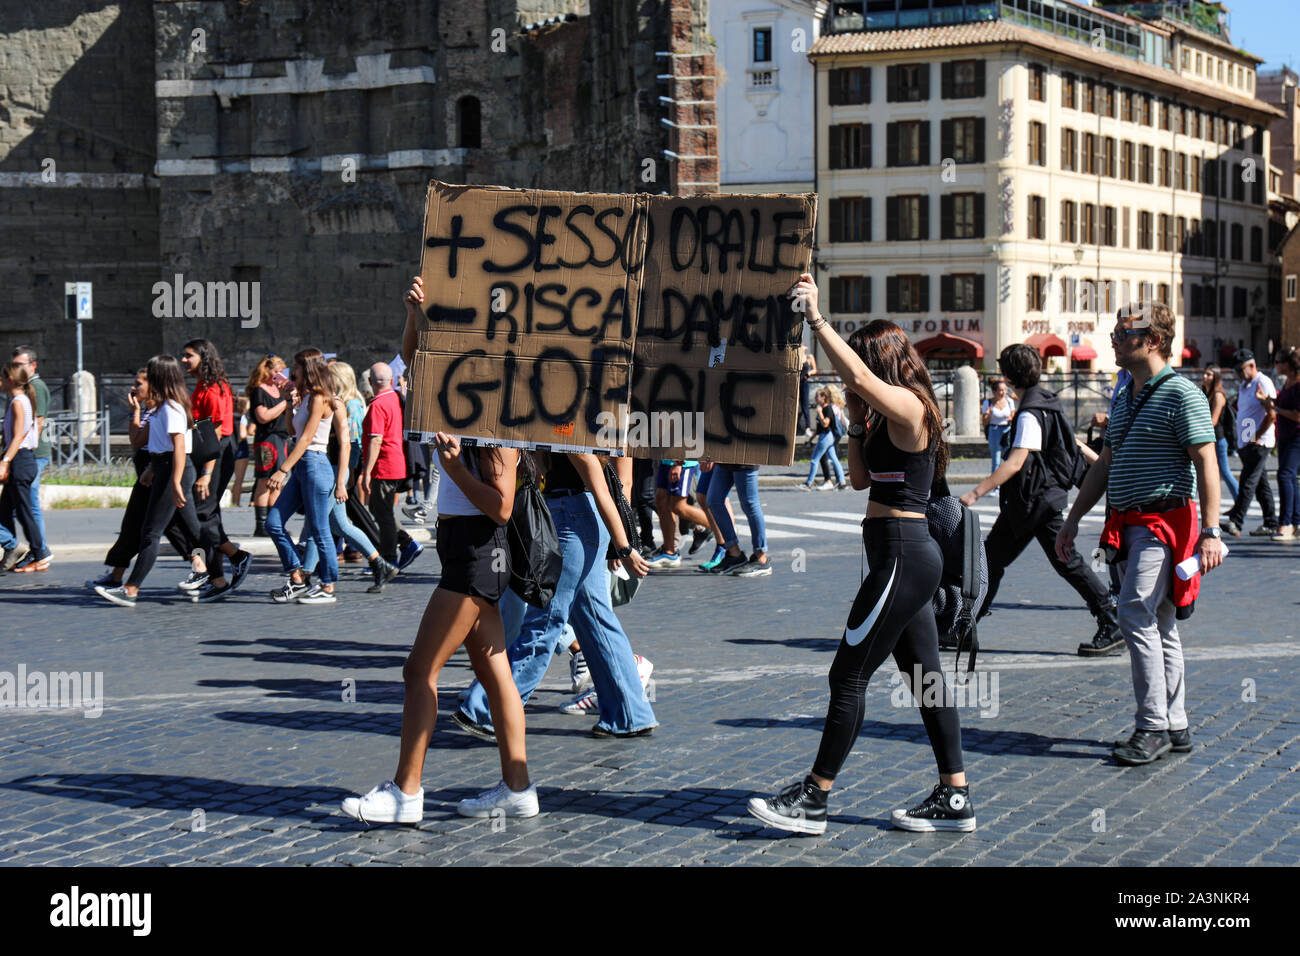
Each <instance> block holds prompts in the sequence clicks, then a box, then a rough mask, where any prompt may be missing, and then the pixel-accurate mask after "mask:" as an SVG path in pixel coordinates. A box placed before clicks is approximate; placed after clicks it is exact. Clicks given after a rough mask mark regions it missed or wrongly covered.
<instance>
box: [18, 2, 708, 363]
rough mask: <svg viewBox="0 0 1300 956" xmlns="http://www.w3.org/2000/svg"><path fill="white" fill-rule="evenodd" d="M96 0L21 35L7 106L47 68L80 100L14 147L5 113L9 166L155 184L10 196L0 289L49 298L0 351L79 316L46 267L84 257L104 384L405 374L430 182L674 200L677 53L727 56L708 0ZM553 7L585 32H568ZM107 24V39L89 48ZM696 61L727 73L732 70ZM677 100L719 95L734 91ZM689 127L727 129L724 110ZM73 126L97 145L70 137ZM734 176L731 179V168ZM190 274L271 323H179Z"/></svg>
mask: <svg viewBox="0 0 1300 956" xmlns="http://www.w3.org/2000/svg"><path fill="white" fill-rule="evenodd" d="M86 6H87V5H86V4H84V3H81V4H78V3H73V2H72V0H53V2H50V3H47V4H44V5H43V6H40V7H39V9H40V10H41V13H39V14H34V13H33V14H30V15H29V17H30V18H34V19H36V20H37V21H39V22H38V23H37V24H36V27H35V28H36V29H43V30H44V31H45V32H44V33H33V32H32V30H33V29H34V27H32V26H26V27H20V29H19V30H15V31H12V32H10V33H6V34H4V35H0V57H5V58H6V59H5V60H4V61H3V62H4V65H5V70H4V74H3V84H4V87H0V88H7V89H6V97H5V100H4V101H3V103H0V105H4V106H6V107H7V108H8V109H9V110H10V114H11V115H12V114H13V112H14V107H13V106H12V105H10V104H11V103H12V102H13V101H15V100H18V101H21V102H31V101H39V100H40V96H38V95H37V94H36V93H34V92H33V91H31V90H29V89H27V88H26V87H23V86H21V85H18V86H16V85H15V84H14V81H13V79H12V77H13V76H17V75H22V76H27V75H28V74H36V75H37V76H38V79H39V82H48V83H49V84H51V85H52V86H53V89H52V90H51V91H47V94H46V101H48V102H50V103H53V104H54V106H57V107H59V109H58V110H57V111H56V110H54V109H51V110H50V111H49V115H48V116H45V117H44V118H43V120H42V122H41V123H39V124H38V126H37V131H38V132H40V133H41V135H42V139H40V140H34V141H33V142H31V143H29V142H28V141H27V140H28V139H29V138H32V137H31V136H29V137H25V138H23V139H22V140H21V141H20V142H19V143H18V144H17V146H15V144H13V143H11V142H10V140H11V139H12V138H13V124H12V123H10V122H6V123H4V124H3V130H0V135H5V136H8V137H9V139H0V147H2V148H3V149H4V152H0V176H2V175H3V173H4V172H6V171H8V170H10V169H16V168H21V169H23V170H34V171H36V172H39V164H38V163H37V164H35V165H33V162H34V158H35V157H36V156H37V155H38V154H39V155H45V154H46V152H48V150H49V149H52V148H54V146H50V145H46V144H49V143H54V144H56V145H57V146H58V147H59V148H61V149H64V150H66V151H68V154H69V155H72V156H75V157H77V158H79V159H80V161H81V162H82V163H83V166H82V168H83V169H87V170H92V169H93V170H104V171H109V170H112V171H117V172H132V173H135V174H136V175H138V176H139V177H140V179H141V185H140V186H139V187H138V188H137V189H136V190H135V191H134V192H132V191H131V190H121V189H119V190H116V191H114V190H108V191H85V190H83V193H86V192H89V195H88V196H87V195H80V196H79V195H77V194H76V193H75V191H73V190H64V191H62V193H61V194H60V195H61V196H67V197H68V198H67V199H66V200H63V201H64V202H66V203H68V206H67V209H66V210H65V211H59V210H60V209H62V207H56V206H54V205H52V200H49V199H48V198H47V197H48V196H49V195H51V193H49V192H48V191H47V192H44V193H34V192H33V190H34V189H35V188H36V187H35V186H31V185H21V186H6V187H5V188H3V189H0V215H3V216H5V217H6V218H5V220H4V222H5V224H6V226H9V224H11V223H15V224H17V225H16V226H15V227H14V228H16V229H17V230H18V232H20V233H22V234H21V235H20V236H18V238H17V239H15V240H11V238H10V237H11V236H13V235H17V233H15V232H14V231H13V229H11V228H6V230H5V238H4V240H3V242H4V245H3V246H0V251H2V252H3V256H4V258H3V262H2V263H0V268H2V269H3V270H4V272H3V273H0V275H3V276H4V277H5V278H8V279H9V280H10V282H9V285H11V286H16V287H19V288H22V289H27V290H30V292H29V294H28V295H27V300H26V303H24V300H23V299H22V297H21V296H18V297H15V298H14V299H13V300H11V301H10V302H4V301H0V336H5V337H14V336H16V337H19V338H23V337H26V338H33V337H37V333H38V332H39V331H40V329H37V328H32V327H30V326H24V325H22V324H21V322H22V321H25V320H24V319H23V318H22V317H21V316H22V315H23V314H24V313H26V312H29V311H31V309H30V308H26V307H24V306H25V305H27V306H29V305H30V304H31V301H32V300H33V299H34V298H36V297H38V296H43V300H42V301H44V302H45V303H46V305H45V306H44V307H43V309H44V310H50V309H53V310H54V311H53V312H52V313H51V314H52V315H54V316H58V315H60V314H61V312H59V311H58V308H59V307H60V306H59V300H58V293H61V291H62V285H61V283H62V281H63V280H64V278H65V276H64V275H63V274H62V271H60V269H56V268H55V267H54V265H50V266H48V267H45V268H44V269H43V271H41V272H38V271H37V270H36V266H35V263H34V261H31V260H26V259H23V258H22V255H23V254H26V255H30V254H31V250H36V249H46V250H49V251H48V252H45V253H44V255H46V256H47V257H49V256H52V255H54V254H55V252H56V251H57V254H59V255H62V256H64V259H65V265H64V267H63V271H66V269H67V268H74V265H75V270H74V271H77V274H76V275H75V276H74V275H68V276H66V278H89V279H91V280H92V281H95V282H96V289H95V292H96V312H97V314H100V311H101V308H104V309H117V312H116V313H113V312H105V313H104V315H105V317H106V318H107V317H109V316H110V315H111V316H112V322H111V323H110V322H104V323H102V324H97V325H96V326H95V329H96V333H95V334H99V330H101V329H102V330H104V331H105V332H107V331H108V330H109V328H110V327H111V328H112V330H113V331H114V333H115V334H114V336H113V339H112V341H111V343H110V342H107V341H105V342H103V343H102V346H103V347H102V348H96V349H93V350H88V358H87V366H88V367H89V368H91V370H92V371H96V372H119V371H132V370H134V368H135V367H136V366H137V364H138V363H139V361H140V360H141V359H142V358H145V357H147V355H148V354H149V353H151V352H153V351H156V350H157V349H158V348H166V349H168V350H178V349H179V348H180V346H181V344H182V343H183V342H184V341H186V340H187V339H189V338H193V337H199V336H202V337H206V338H210V339H212V340H213V341H214V342H215V343H216V344H217V345H218V347H219V348H220V349H221V351H222V353H223V355H224V356H225V357H226V360H227V365H228V366H229V367H231V370H232V371H234V372H239V373H242V372H246V370H247V369H248V368H249V367H250V366H251V365H252V363H253V362H254V361H256V360H257V359H258V358H260V357H261V356H262V355H263V354H265V353H266V352H268V351H276V352H280V353H292V352H294V351H296V350H297V349H299V348H301V347H303V346H305V345H308V344H312V345H317V346H319V347H320V348H322V349H324V350H325V351H327V352H338V353H339V354H340V355H341V356H342V357H344V358H345V359H347V360H348V361H350V362H352V363H353V364H354V365H356V366H357V367H358V368H360V367H362V366H364V365H366V364H368V363H370V362H372V361H375V360H380V359H383V360H387V359H389V358H391V357H392V355H393V354H394V352H395V351H396V349H397V344H398V338H399V335H400V331H401V325H402V321H403V316H402V308H401V304H400V297H401V293H402V290H403V288H404V286H405V283H406V281H407V277H408V276H410V275H411V274H412V273H413V272H414V271H415V269H416V266H417V264H418V260H419V253H420V247H419V239H418V237H419V231H420V225H421V221H422V216H423V206H424V194H425V186H426V184H427V182H428V180H430V179H433V178H438V179H444V180H447V181H451V182H471V183H499V184H503V185H513V186H535V187H542V188H556V189H575V190H599V191H619V192H622V191H634V190H647V191H652V192H670V191H674V190H675V189H676V188H677V187H676V180H680V179H682V178H683V177H682V176H681V175H679V174H678V171H676V170H674V168H673V166H672V165H671V164H669V163H668V162H667V161H666V159H665V157H664V155H663V151H664V150H665V149H666V148H670V145H671V144H670V138H671V134H670V132H669V129H668V128H667V127H665V126H664V125H662V124H661V123H660V118H661V117H665V116H670V117H675V118H676V120H678V121H680V120H681V118H682V117H680V116H676V115H675V114H672V113H669V112H666V111H665V109H664V108H663V106H662V105H661V104H660V102H659V96H660V95H661V94H665V93H667V92H668V91H669V90H670V89H671V88H672V84H665V83H662V82H659V81H658V80H657V75H658V74H661V73H665V72H668V71H669V63H668V62H666V61H665V60H664V59H662V58H659V57H657V54H659V53H661V52H663V51H666V50H669V49H670V48H671V49H673V50H675V51H678V52H687V51H694V50H703V49H705V48H704V47H703V46H702V38H703V35H704V24H705V22H706V15H707V6H706V0H613V2H602V3H597V4H588V3H587V2H585V0H485V2H465V0H368V2H367V3H364V4H358V3H354V2H352V0H256V2H253V3H242V2H240V0H197V2H187V3H177V2H172V0H156V2H154V3H152V4H150V3H146V2H143V0H136V2H132V0H127V3H125V4H124V9H123V12H121V13H120V14H117V13H115V11H116V8H115V7H111V6H108V5H107V4H101V5H99V6H98V7H95V5H94V4H93V3H92V4H91V5H90V6H91V7H92V8H93V9H94V12H93V17H96V18H98V19H97V20H93V21H84V20H83V19H80V18H78V16H77V14H76V13H75V12H74V8H76V9H78V10H84V8H85V7H86ZM591 7H595V9H594V10H592V9H591ZM83 16H84V15H83ZM553 17H560V18H562V19H560V20H559V21H558V22H552V23H550V24H546V23H545V22H544V21H545V20H546V19H547V18H553ZM92 23H93V24H98V25H99V26H100V27H101V29H100V32H99V34H98V39H97V40H95V41H94V42H93V43H91V44H89V45H87V43H86V40H85V36H87V35H89V34H90V33H93V31H90V30H89V29H88V24H92ZM8 29H9V28H8V27H6V30H8ZM15 51H17V52H15ZM24 51H26V52H24ZM24 56H25V57H26V60H24V59H23V57H24ZM33 57H39V58H44V59H41V60H40V62H39V63H36V62H29V61H31V60H32V58H33ZM675 59H676V58H674V60H675ZM681 62H682V63H683V64H686V66H685V67H684V69H685V70H686V71H688V72H699V71H705V72H707V73H711V72H712V66H711V63H709V62H708V61H699V60H697V59H692V58H684V59H682V61H681ZM123 64H133V65H134V66H135V68H133V69H123V68H122V67H123ZM701 64H703V65H701ZM15 65H17V66H18V67H20V68H21V69H19V70H18V71H15V70H14V69H13V68H12V67H13V66H15ZM673 69H678V71H679V72H680V71H681V68H678V67H673ZM155 77H156V80H157V83H156V84H155V83H154V80H155ZM108 79H112V82H107V80H108ZM28 82H29V83H30V82H31V81H30V80H29V81H28ZM60 83H61V84H62V85H61V86H60V85H59V84H60ZM114 84H116V85H114ZM676 85H677V88H678V89H679V90H681V89H687V90H688V91H689V92H690V95H691V98H695V99H703V98H705V97H710V98H711V96H712V90H711V85H712V84H711V82H706V81H694V80H692V81H682V82H679V83H677V84H676ZM56 94H59V95H56ZM92 95H93V96H94V97H96V99H94V100H93V101H92V102H90V103H89V104H87V102H86V101H87V99H88V97H90V96H92ZM467 97H472V98H473V99H474V100H476V101H477V103H478V106H479V111H480V114H481V141H480V142H479V144H478V145H473V144H467V143H466V141H465V139H464V135H465V132H466V131H465V130H462V129H461V128H460V126H461V123H460V116H461V115H462V111H463V109H464V105H465V104H464V103H463V102H462V101H464V100H465V98H467ZM691 116H692V117H695V118H696V119H693V120H692V122H696V121H700V122H704V121H705V120H702V119H699V118H700V117H705V118H706V120H707V121H708V122H712V119H711V114H709V113H708V110H707V109H706V108H703V107H692V108H691ZM3 118H4V117H3V116H0V119H3ZM70 118H77V123H74V124H73V125H78V124H79V126H80V127H84V129H85V130H89V131H92V132H95V133H96V135H95V136H93V137H91V138H89V139H84V137H85V136H86V135H88V134H86V133H85V132H84V131H83V133H82V136H83V139H84V141H83V139H77V138H76V137H71V138H70V137H69V135H68V134H67V133H66V132H64V131H65V130H66V129H67V128H68V125H69V123H70V122H71V120H70ZM24 121H25V120H24ZM99 131H103V132H99ZM110 134H111V135H110ZM32 136H34V134H32ZM38 144H39V148H38ZM679 145H680V144H679ZM706 145H707V144H706ZM18 147H21V149H20V148H18ZM713 153H714V154H715V155H716V148H714V149H713ZM53 155H59V154H53ZM155 159H156V161H157V168H156V173H157V175H156V177H154V176H151V175H150V174H151V173H152V172H154V168H153V167H154V161H155ZM96 164H98V165H96ZM60 168H61V169H62V168H63V167H62V163H60ZM709 173H710V170H709V169H708V168H707V165H706V167H705V168H704V169H703V171H700V170H696V169H692V170H691V171H690V177H689V178H692V179H698V178H700V177H701V176H707V175H709ZM711 173H712V178H713V179H714V180H716V178H717V177H716V165H714V167H713V168H712V170H711ZM0 182H4V180H2V179H0ZM35 195H39V196H41V197H42V201H43V202H44V205H41V206H34V205H33V202H34V200H33V199H32V198H30V197H31V196H35ZM24 202H25V203H26V204H27V205H26V206H25V207H24V206H23V205H22V204H23V203H24ZM113 202H115V203H117V205H116V206H113V205H111V203H113ZM78 203H80V205H78ZM23 230H25V232H24V231H23ZM96 230H98V231H96ZM83 237H84V238H83ZM42 243H43V244H44V245H42ZM110 251H111V255H105V254H104V253H105V252H110ZM110 259H111V260H112V261H113V262H114V263H116V262H117V261H118V260H124V261H129V262H130V263H131V265H132V267H133V271H132V272H131V273H130V275H131V276H132V277H133V279H132V283H131V284H130V288H129V289H124V291H123V292H122V294H120V295H113V294H111V293H112V291H113V289H114V286H113V283H115V282H116V283H119V284H121V283H123V282H124V279H123V274H124V273H125V272H126V270H125V268H119V269H118V272H117V273H115V274H113V278H108V277H107V275H101V274H100V273H95V272H94V270H93V268H91V267H90V266H88V265H86V264H87V263H105V262H108V261H109V260H110ZM56 264H57V263H56ZM177 274H180V275H181V276H183V280H184V281H185V282H199V283H204V284H206V283H226V282H257V283H259V292H260V301H259V306H260V316H259V318H260V321H259V323H258V325H257V326H256V327H253V328H247V327H244V326H245V323H244V322H243V321H241V318H240V317H238V316H235V315H227V316H224V317H221V316H213V315H197V316H196V315H191V316H184V315H175V316H171V317H164V318H161V319H155V318H154V316H153V309H154V305H155V303H154V294H153V292H152V286H153V283H155V282H158V281H166V282H169V283H170V282H172V281H173V277H174V276H175V275H177ZM42 275H45V276H49V278H48V279H41V278H40V276H42ZM34 282H36V283H40V282H45V283H47V285H46V286H42V285H39V284H37V285H36V286H35V288H34V289H33V283H34ZM55 283H58V292H57V293H56V292H55V291H54V285H55ZM101 283H103V285H102V286H101ZM42 290H43V291H42ZM101 303H103V305H102V306H101ZM204 304H205V307H206V306H207V304H208V303H206V302H205V303H204ZM96 322H97V323H98V320H96ZM34 324H35V323H32V325H34ZM66 331H67V330H65V332H66ZM123 333H125V334H123ZM50 338H53V337H52V336H51V337H50ZM42 341H43V340H42V339H40V338H37V344H38V346H41V347H43V348H44V349H45V350H46V351H49V350H50V346H49V345H48V344H44V345H42ZM59 354H60V355H61V353H59Z"/></svg>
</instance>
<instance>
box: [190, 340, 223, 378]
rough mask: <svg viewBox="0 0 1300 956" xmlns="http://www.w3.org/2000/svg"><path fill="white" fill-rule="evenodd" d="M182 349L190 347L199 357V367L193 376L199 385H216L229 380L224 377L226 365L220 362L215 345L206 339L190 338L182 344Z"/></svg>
mask: <svg viewBox="0 0 1300 956" xmlns="http://www.w3.org/2000/svg"><path fill="white" fill-rule="evenodd" d="M183 349H190V350H192V351H193V352H194V354H195V355H197V356H198V357H199V367H198V369H197V372H196V374H195V376H194V377H195V378H197V379H198V380H199V384H200V385H209V386H210V385H218V384H220V383H222V382H226V383H227V386H229V381H228V380H227V378H226V367H225V365H223V364H222V363H221V353H220V352H218V351H217V347H216V346H215V345H213V344H212V343H211V342H209V341H208V340H207V339H190V340H189V341H188V342H186V343H185V344H184V345H183V346H182V350H183Z"/></svg>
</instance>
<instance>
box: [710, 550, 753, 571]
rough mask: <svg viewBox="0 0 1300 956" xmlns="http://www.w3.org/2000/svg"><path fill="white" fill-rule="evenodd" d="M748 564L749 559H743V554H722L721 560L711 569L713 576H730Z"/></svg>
mask: <svg viewBox="0 0 1300 956" xmlns="http://www.w3.org/2000/svg"><path fill="white" fill-rule="evenodd" d="M748 563H749V558H747V557H745V554H744V552H741V553H740V554H724V555H723V556H722V560H721V561H719V562H718V563H717V564H716V565H715V566H714V568H713V573H714V574H730V573H731V572H732V571H734V570H736V569H737V568H743V567H744V566H745V565H747V564H748Z"/></svg>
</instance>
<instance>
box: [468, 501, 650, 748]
mask: <svg viewBox="0 0 1300 956" xmlns="http://www.w3.org/2000/svg"><path fill="white" fill-rule="evenodd" d="M547 504H548V505H549V506H550V510H551V517H552V518H553V519H554V520H555V530H556V533H557V534H558V536H559V539H560V553H561V554H562V555H563V556H564V566H563V568H562V569H561V571H560V581H559V584H558V585H556V588H555V597H553V598H552V599H551V602H550V604H548V605H547V606H546V607H545V608H536V607H533V606H532V605H523V602H522V601H519V600H518V599H517V598H515V597H514V596H513V592H510V595H509V597H510V600H511V602H512V603H514V604H515V605H516V606H515V607H514V608H511V607H509V606H508V605H507V599H506V598H502V601H501V612H502V615H501V616H502V619H503V621H504V623H505V624H506V634H509V633H510V630H509V625H510V624H511V618H512V617H513V615H514V614H516V613H517V612H518V606H519V605H523V609H524V615H523V620H522V622H521V624H520V627H519V636H518V637H517V638H515V640H514V642H513V643H512V644H511V645H510V651H509V655H508V656H509V658H510V670H511V674H512V675H513V677H514V679H515V686H516V687H517V688H518V689H519V696H520V698H522V699H523V701H524V702H525V703H527V702H528V699H529V698H530V697H532V695H533V691H535V690H536V689H537V685H538V684H540V683H541V682H542V678H543V677H545V676H546V668H547V667H549V666H550V663H551V657H552V656H553V655H554V654H555V652H556V651H558V650H559V649H560V648H561V647H563V646H564V645H565V644H567V643H568V642H569V641H570V640H571V639H572V638H571V637H569V636H566V635H567V634H568V631H567V629H566V627H565V625H566V624H568V623H570V622H572V624H573V633H574V634H576V635H577V638H578V644H579V646H580V647H581V648H582V654H583V656H584V657H585V658H586V659H587V667H588V669H590V671H591V680H592V683H593V684H595V686H596V693H597V695H598V696H597V701H598V702H599V705H600V720H599V721H597V723H596V726H598V727H600V728H601V729H602V730H608V731H610V732H612V733H616V734H622V733H630V732H632V731H637V730H644V729H645V728H647V727H657V726H658V725H659V721H657V720H656V719H655V715H654V709H653V708H651V706H650V702H649V701H648V700H646V696H645V691H644V690H642V688H641V678H640V676H639V675H638V674H637V672H636V659H635V658H634V657H633V656H632V645H631V644H630V643H629V642H628V639H627V634H626V633H624V631H623V625H622V624H621V623H619V620H618V618H617V617H616V616H615V614H614V608H613V607H612V606H611V605H610V603H609V571H608V569H607V568H606V567H605V549H606V548H607V547H609V531H608V530H606V528H605V525H604V523H603V522H602V521H601V520H600V518H599V517H597V515H596V503H595V499H594V498H593V497H592V496H591V493H590V492H587V493H584V494H581V495H569V496H568V497H566V498H552V499H550V500H549V501H547ZM460 709H461V712H462V713H464V714H465V715H466V716H467V717H469V719H470V720H472V721H474V723H476V724H481V725H483V726H485V727H490V726H491V725H492V712H491V710H490V709H489V708H488V701H487V692H486V691H484V690H483V687H482V685H480V684H479V682H478V681H475V682H474V683H473V684H471V685H470V687H469V689H468V690H467V691H466V692H465V694H464V695H463V697H462V698H461V702H460Z"/></svg>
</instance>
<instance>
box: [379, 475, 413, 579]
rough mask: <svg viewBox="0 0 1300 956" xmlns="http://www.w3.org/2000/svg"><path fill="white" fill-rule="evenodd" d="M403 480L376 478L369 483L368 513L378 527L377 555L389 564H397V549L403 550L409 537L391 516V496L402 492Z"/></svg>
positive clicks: (409, 541)
mask: <svg viewBox="0 0 1300 956" xmlns="http://www.w3.org/2000/svg"><path fill="white" fill-rule="evenodd" d="M405 484H406V481H405V479H400V478H394V479H391V480H390V479H387V478H376V479H374V481H372V482H371V483H370V513H371V514H372V515H374V517H375V524H377V525H378V526H379V541H378V544H379V554H380V556H381V557H382V558H383V559H384V560H385V561H387V562H389V563H390V564H396V563H397V551H398V548H399V547H400V548H403V549H405V548H406V546H407V545H409V544H410V543H411V536H410V535H409V534H407V533H406V531H405V530H404V529H402V528H399V527H398V526H397V518H396V517H394V515H393V495H395V494H397V493H398V492H399V491H401V490H402V486H403V485H405Z"/></svg>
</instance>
